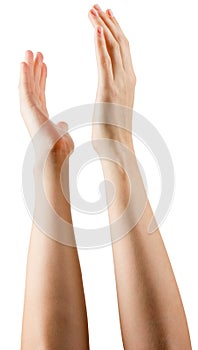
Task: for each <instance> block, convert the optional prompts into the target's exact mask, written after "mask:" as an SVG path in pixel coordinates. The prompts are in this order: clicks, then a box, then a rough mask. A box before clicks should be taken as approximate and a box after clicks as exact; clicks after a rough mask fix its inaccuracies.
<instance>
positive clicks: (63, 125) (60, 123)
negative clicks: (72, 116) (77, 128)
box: [57, 121, 68, 132]
mask: <svg viewBox="0 0 198 350" xmlns="http://www.w3.org/2000/svg"><path fill="white" fill-rule="evenodd" d="M57 126H58V127H59V128H60V129H61V130H63V131H65V132H66V131H67V130H68V124H67V123H66V122H63V121H62V122H58V123H57Z"/></svg>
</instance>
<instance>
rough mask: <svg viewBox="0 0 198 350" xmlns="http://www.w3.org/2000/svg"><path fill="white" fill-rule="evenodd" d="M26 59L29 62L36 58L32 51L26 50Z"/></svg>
mask: <svg viewBox="0 0 198 350" xmlns="http://www.w3.org/2000/svg"><path fill="white" fill-rule="evenodd" d="M25 57H26V58H27V59H28V60H33V58H34V54H33V52H32V51H31V50H26V52H25Z"/></svg>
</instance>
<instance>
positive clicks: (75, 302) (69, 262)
mask: <svg viewBox="0 0 198 350" xmlns="http://www.w3.org/2000/svg"><path fill="white" fill-rule="evenodd" d="M59 182H60V181H59ZM59 182H58V179H57V176H56V174H55V175H54V174H53V172H51V175H50V176H49V177H48V183H47V186H46V190H47V192H48V197H49V198H48V199H49V200H50V203H51V205H52V206H53V208H54V210H55V211H56V213H57V215H59V216H60V217H61V218H62V219H64V220H66V221H67V222H69V223H71V211H70V205H69V203H68V202H67V201H66V200H65V198H64V195H63V193H62V189H61V188H60V184H59ZM47 187H48V189H47ZM36 203H37V201H36ZM42 209H43V211H42V213H40V214H41V215H46V213H45V208H42ZM38 210H41V208H40V207H39V209H38ZM35 212H37V207H36V208H35ZM37 218H38V217H37ZM46 219H48V217H46ZM51 220H52V221H51V222H50V226H51V227H53V228H54V229H55V230H56V225H57V223H56V220H55V222H54V221H53V220H54V219H53V218H52V219H51ZM57 229H58V228H57ZM53 234H54V236H55V237H56V235H57V236H58V235H59V232H57V233H56V232H54V233H53ZM65 234H67V232H65ZM68 234H70V235H71V232H70V233H68ZM70 239H71V237H70ZM73 239H74V237H73ZM76 330H78V334H76ZM40 348H41V349H47V350H49V349H60V350H61V349H64V350H66V349H71V348H74V349H80V350H81V349H83V350H84V349H86V350H87V349H88V348H89V345H88V327H87V316H86V307H85V299H84V292H83V284H82V277H81V270H80V264H79V259H78V253H77V249H76V247H72V246H71V247H69V246H66V245H63V244H61V243H59V242H57V241H56V240H54V239H52V238H50V237H48V236H47V232H46V234H44V233H43V232H42V231H40V230H39V229H38V227H37V224H36V223H35V224H34V223H33V227H32V233H31V239H30V247H29V253H28V263H27V278H26V292H25V305H24V319H23V332H22V349H23V350H26V349H28V350H31V349H34V350H35V349H40Z"/></svg>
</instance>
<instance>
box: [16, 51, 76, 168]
mask: <svg viewBox="0 0 198 350" xmlns="http://www.w3.org/2000/svg"><path fill="white" fill-rule="evenodd" d="M46 78H47V66H46V64H45V63H44V62H43V55H42V53H40V52H38V53H37V55H36V57H34V55H33V53H32V51H26V53H25V61H24V62H22V63H21V71H20V81H19V98H20V109H21V114H22V117H23V119H24V121H25V124H26V126H27V129H28V131H29V133H30V135H31V137H34V136H35V134H36V133H37V132H38V131H39V130H41V128H43V131H44V132H43V133H42V132H41V133H40V138H41V137H42V140H39V142H42V144H43V145H44V144H45V142H48V145H49V144H50V143H51V150H52V151H53V152H51V155H55V156H57V155H58V154H59V155H60V154H61V162H62V161H63V158H64V157H66V156H67V155H69V154H70V153H71V152H72V150H73V147H74V144H73V141H72V139H71V137H70V135H69V134H68V133H67V124H66V123H65V122H60V123H58V125H55V124H54V123H52V122H51V121H50V120H49V114H48V111H47V107H46V97H45V86H46ZM45 126H46V127H45ZM54 151H55V152H54ZM59 158H60V157H59Z"/></svg>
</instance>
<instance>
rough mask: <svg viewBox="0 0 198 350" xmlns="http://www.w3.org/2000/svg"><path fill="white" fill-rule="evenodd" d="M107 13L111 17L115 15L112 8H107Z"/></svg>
mask: <svg viewBox="0 0 198 350" xmlns="http://www.w3.org/2000/svg"><path fill="white" fill-rule="evenodd" d="M106 14H107V15H108V16H109V17H110V18H113V17H114V15H113V11H112V10H111V9H107V10H106Z"/></svg>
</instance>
